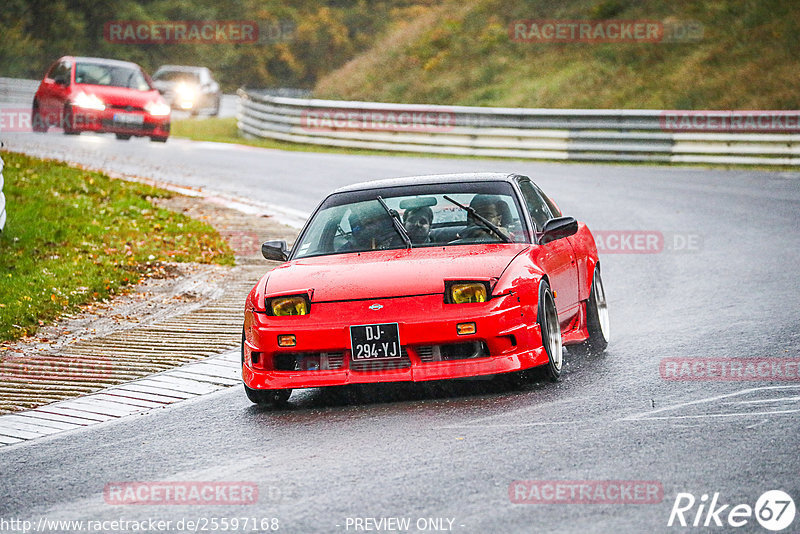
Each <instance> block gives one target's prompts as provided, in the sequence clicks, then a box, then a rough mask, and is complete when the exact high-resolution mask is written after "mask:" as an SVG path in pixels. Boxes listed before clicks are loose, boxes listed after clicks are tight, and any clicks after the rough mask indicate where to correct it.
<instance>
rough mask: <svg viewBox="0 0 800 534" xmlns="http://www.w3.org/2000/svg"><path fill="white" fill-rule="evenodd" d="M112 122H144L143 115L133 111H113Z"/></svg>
mask: <svg viewBox="0 0 800 534" xmlns="http://www.w3.org/2000/svg"><path fill="white" fill-rule="evenodd" d="M114 122H118V123H119V124H144V115H137V114H135V113H114Z"/></svg>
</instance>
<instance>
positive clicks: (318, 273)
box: [266, 243, 529, 302]
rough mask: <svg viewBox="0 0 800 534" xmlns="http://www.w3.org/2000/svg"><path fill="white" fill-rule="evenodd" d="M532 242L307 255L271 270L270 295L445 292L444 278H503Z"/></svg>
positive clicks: (318, 298)
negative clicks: (504, 273)
mask: <svg viewBox="0 0 800 534" xmlns="http://www.w3.org/2000/svg"><path fill="white" fill-rule="evenodd" d="M528 246H529V245H527V244H524V243H521V244H517V243H514V244H498V245H460V246H450V247H441V248H440V247H425V248H415V249H410V250H405V249H401V250H384V251H372V252H362V253H349V254H336V255H331V256H320V257H316V258H304V259H299V260H295V261H291V262H288V263H285V264H283V265H282V266H280V267H278V268H277V269H275V270H273V271H272V272H270V273H269V277H268V280H267V286H266V295H267V296H270V295H278V294H282V295H286V294H290V293H305V292H307V291H313V296H312V302H327V301H338V300H353V299H359V298H386V297H399V296H405V295H422V294H433V293H444V280H473V279H474V280H481V279H489V278H494V277H499V276H500V275H501V274H502V273H503V270H504V269H505V268H506V266H508V264H509V263H510V262H511V260H513V259H514V257H516V256H517V255H518V254H519V253H520V252H522V251H523V250H525V249H526V248H528Z"/></svg>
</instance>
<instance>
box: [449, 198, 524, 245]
mask: <svg viewBox="0 0 800 534" xmlns="http://www.w3.org/2000/svg"><path fill="white" fill-rule="evenodd" d="M469 207H470V208H472V209H474V210H475V212H476V213H477V214H478V215H481V216H482V217H483V218H484V219H486V220H487V221H489V222H490V223H492V224H493V225H495V226H496V227H497V228H498V230H500V232H502V233H503V235H505V236H506V237H508V238H512V240H513V237H512V234H511V232H510V231H509V229H508V227H509V226H510V225H511V223H512V221H511V210H510V209H509V208H508V204H506V202H505V201H504V200H503V199H501V198H500V197H498V196H497V195H475V196H474V197H472V201H470V203H469ZM467 223H468V226H467V227H466V228H465V229H464V232H463V234H462V235H461V238H466V239H484V238H490V239H493V240H494V239H498V237H497V235H495V233H494V232H492V231H491V230H489V229H488V228H486V225H484V224H483V223H482V222H481V221H479V220H476V218H475V217H473V216H472V215H471V214H470V215H467Z"/></svg>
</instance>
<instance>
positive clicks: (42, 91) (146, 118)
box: [31, 56, 170, 142]
mask: <svg viewBox="0 0 800 534" xmlns="http://www.w3.org/2000/svg"><path fill="white" fill-rule="evenodd" d="M31 116H32V122H33V129H34V131H37V132H46V131H47V130H48V129H49V128H50V127H61V128H63V129H64V133H65V134H79V133H81V132H85V131H89V132H111V133H114V134H116V136H117V138H118V139H130V138H131V136H142V137H143V136H147V137H150V139H151V140H152V141H160V142H165V141H166V140H167V138H168V137H169V131H170V108H169V106H168V105H167V104H166V102H164V99H163V98H162V97H161V95H160V94H159V92H158V91H157V90H156V88H155V87H154V86H153V84H152V81H151V79H150V77H149V76H148V75H147V73H145V72H144V70H142V68H141V67H140V66H139V65H137V64H136V63H131V62H129V61H118V60H114V59H104V58H96V57H72V56H65V57H62V58H61V59H59V60H58V61H56V62H55V63H53V65H52V66H51V67H50V68H49V69H48V70H47V73H46V74H45V76H44V79H43V80H42V82H41V84H39V89H38V90H37V91H36V95H35V96H34V98H33V108H32V112H31Z"/></svg>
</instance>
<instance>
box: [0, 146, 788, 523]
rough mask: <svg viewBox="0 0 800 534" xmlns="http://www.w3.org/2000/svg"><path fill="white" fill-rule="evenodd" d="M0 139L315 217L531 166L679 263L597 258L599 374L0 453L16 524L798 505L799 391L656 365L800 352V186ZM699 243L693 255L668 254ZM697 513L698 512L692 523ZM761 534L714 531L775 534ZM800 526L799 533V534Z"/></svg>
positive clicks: (196, 422)
mask: <svg viewBox="0 0 800 534" xmlns="http://www.w3.org/2000/svg"><path fill="white" fill-rule="evenodd" d="M3 141H4V142H5V143H6V145H7V148H9V149H12V150H24V151H27V152H29V153H34V154H37V155H47V156H50V157H57V158H68V159H70V160H72V161H76V162H80V163H83V164H87V165H91V166H95V167H103V168H106V169H109V170H113V171H116V172H122V173H130V174H137V175H143V176H149V177H152V178H156V179H160V180H165V181H169V182H172V183H176V184H182V185H191V186H194V187H204V188H206V189H209V190H212V191H217V192H221V193H225V194H230V195H237V196H242V197H247V198H251V199H253V200H257V201H261V202H265V203H272V204H275V203H278V204H281V205H283V206H285V207H290V208H292V209H295V210H298V211H301V212H306V213H308V212H310V211H311V210H312V209H313V208H314V206H315V205H316V203H317V202H318V201H319V200H321V199H322V197H323V196H324V195H325V194H326V193H327V192H328V191H329V190H331V189H332V188H334V187H338V186H340V185H344V184H348V183H352V182H355V181H361V180H364V179H370V178H384V177H390V176H398V175H408V174H420V173H438V172H460V171H473V170H474V171H484V170H499V171H517V172H521V173H524V174H528V175H530V176H531V177H532V178H533V179H534V181H536V182H537V183H538V184H539V185H541V186H542V188H543V189H544V190H545V191H547V192H548V193H549V194H550V195H551V196H552V197H553V198H555V200H556V201H557V202H558V203H559V205H560V207H561V208H562V210H563V211H564V212H565V214H568V215H574V216H576V217H577V218H579V219H581V220H583V221H586V222H587V223H588V224H589V226H590V228H592V229H593V230H596V231H608V232H616V231H625V230H643V231H649V232H654V233H660V235H662V236H664V248H663V250H661V251H660V252H655V253H645V254H630V253H625V254H616V253H606V254H602V255H601V264H602V266H603V277H604V281H605V285H606V291H607V294H608V296H609V308H610V312H611V323H612V325H611V326H612V341H611V344H610V346H609V348H608V350H607V351H606V353H605V354H604V355H602V356H589V357H576V356H573V355H570V354H567V357H566V370H565V373H564V375H563V377H562V380H561V382H560V383H557V384H550V383H534V384H528V385H524V386H522V387H517V386H514V385H513V384H507V383H503V382H502V381H486V380H476V381H470V382H465V383H460V384H437V385H421V386H412V387H404V386H393V387H388V388H366V389H362V390H357V391H343V392H333V393H330V392H323V391H320V390H305V391H300V392H295V393H294V394H293V396H292V398H291V399H290V406H289V408H288V409H286V410H284V411H271V410H261V409H257V408H255V407H253V406H252V405H250V404H249V402H248V401H247V399H246V398H245V397H244V395H243V392H242V391H240V389H239V388H233V389H230V390H227V391H224V392H221V393H217V394H212V395H210V396H206V397H202V398H199V399H196V400H193V401H189V402H186V403H184V404H181V405H179V406H176V407H173V408H168V409H160V410H156V411H154V412H151V413H148V414H146V415H142V416H135V417H130V418H126V419H123V420H120V421H116V422H112V423H107V424H102V425H99V426H95V427H92V428H89V429H85V430H80V431H71V432H67V433H63V434H59V435H57V436H53V437H50V438H44V439H40V440H37V441H34V442H31V443H24V444H20V445H14V446H9V447H4V448H3V449H0V472H1V473H2V485H1V486H0V518H2V519H9V518H19V519H28V520H33V521H38V519H39V518H40V517H47V518H48V519H75V520H114V519H120V518H121V519H127V520H131V519H136V520H148V519H156V520H165V521H167V520H169V521H172V524H171V526H172V528H173V530H174V527H175V525H176V522H177V521H179V520H181V519H184V520H188V519H199V520H201V524H202V521H203V519H206V520H207V519H210V518H214V517H216V518H228V519H230V518H233V517H239V518H245V517H247V518H256V519H258V520H260V519H261V518H277V519H278V521H279V523H278V524H279V528H280V530H279V531H281V532H357V531H358V532H364V531H367V530H366V527H373V528H374V527H376V526H377V525H376V523H371V522H365V523H364V522H362V523H361V525H362V529H356V524H357V523H356V519H358V518H361V519H364V518H373V519H374V520H375V521H380V520H381V518H384V519H388V518H407V519H408V520H410V528H409V529H408V531H410V532H416V531H435V528H434V527H442V529H445V528H449V529H450V530H451V531H454V532H464V533H472V532H556V531H557V532H609V531H617V532H670V531H692V532H694V531H702V530H703V529H702V528H691V527H688V528H681V527H678V526H673V527H668V526H667V522H668V520H669V518H670V512H671V510H672V508H673V503H674V502H675V500H676V496H677V495H678V494H679V493H691V494H693V495H694V496H695V497H696V498H697V499H698V501H699V500H700V499H701V496H702V495H703V494H707V495H709V496H713V494H714V493H719V496H718V502H719V504H720V505H722V504H729V505H730V506H729V507H728V508H727V509H726V510H725V511H724V512H723V513H722V514H721V515H720V518H721V520H722V521H725V520H726V519H727V516H728V512H729V511H730V509H731V508H732V507H733V506H734V505H737V504H748V505H749V506H751V507H752V506H754V505H755V504H756V501H757V500H758V498H759V496H761V495H762V493H764V492H765V491H767V490H775V489H779V490H783V491H785V492H787V493H788V494H789V495H790V496H792V497H793V498H794V500H795V502H796V503H797V504H799V505H800V482H798V479H799V477H798V472H799V471H800V460H798V451H800V446H798V444H799V440H798V436H800V382H798V381H793V382H791V381H778V380H773V381H769V380H758V381H740V382H722V381H713V380H711V381H699V382H692V381H668V380H664V379H663V378H662V376H661V374H660V371H659V364H660V363H661V361H662V359H665V358H676V357H685V358H711V357H714V358H752V357H770V358H798V357H800V350H798V349H799V348H800V330H799V329H798V310H800V289H799V287H800V284H799V283H798V281H797V274H796V271H797V266H798V265H800V252H798V250H800V181H799V179H800V173H790V172H756V171H748V170H733V171H726V170H707V169H702V168H667V167H646V166H613V165H573V164H558V163H535V162H522V161H487V160H459V159H428V158H405V157H404V158H395V157H383V156H344V155H333V154H310V153H301V152H295V153H291V152H280V151H270V150H261V149H252V148H247V147H232V146H224V145H214V144H209V143H190V142H186V141H181V140H174V139H173V140H170V141H169V142H168V143H167V144H165V145H156V144H152V143H149V142H147V141H145V140H132V141H129V142H119V141H116V140H115V139H114V138H113V137H112V136H92V135H85V134H84V135H81V136H80V137H77V138H68V137H65V136H62V135H58V134H48V135H33V134H29V135H26V134H17V135H13V136H12V135H8V136H6V137H4V138H3ZM11 176H13V174H12V175H11ZM6 179H7V180H9V179H12V178H10V177H9V176H7V177H6ZM8 210H9V217H12V216H13V205H10V206H9V207H8ZM686 243H691V247H690V250H686V248H687V247H683V249H682V250H676V246H677V248H679V249H680V248H681V247H682V246H683V245H684V244H686ZM387 282H389V281H387ZM243 298H244V295H243ZM518 480H531V481H586V480H620V481H655V482H657V483H659V484H660V485H661V487H663V498H662V499H660V502H656V503H654V504H579V503H574V504H566V503H560V504H516V503H512V502H511V500H510V498H509V487H510V485H511V484H512V483H513V482H514V481H518ZM122 481H245V482H250V483H255V484H257V485H258V488H259V497H258V501H257V503H256V504H251V505H230V504H227V505H226V504H221V505H202V506H188V505H182V506H176V505H111V504H108V503H107V502H106V501H105V500H104V496H103V490H104V487H105V486H106V485H107V484H109V483H116V482H122ZM512 493H513V492H512ZM697 510H698V505H695V506H694V507H693V508H692V509H691V510H690V511H687V512H686V514H685V516H686V519H687V520H688V521H689V522H691V521H693V520H694V517H695V513H696V512H697ZM435 518H442V519H443V520H442V521H428V519H431V520H433V519H435ZM705 519H706V517H705V515H703V516H702V517H701V520H700V523H701V524H702V522H703V521H705ZM746 519H747V523H746V524H745V525H744V526H743V527H740V528H733V527H731V526H729V525H727V524H726V525H725V526H724V527H710V528H709V529H708V531H712V532H732V531H735V532H740V531H741V532H768V530H765V529H764V528H762V527H761V526H760V525H759V524H758V522H757V521H756V519H755V518H754V517H750V518H746ZM449 520H452V523H450V522H449ZM711 524H712V525H713V522H712V523H711ZM388 525H394V526H398V525H397V524H395V523H391V524H388ZM184 526H185V523H184ZM206 526H207V527H208V528H209V529H210V528H211V524H210V523H209V524H208V525H206ZM240 526H241V525H240ZM251 526H252V524H251ZM383 526H387V524H386V523H384V524H383ZM420 526H421V527H424V528H422V529H418V528H417V527H420ZM372 531H382V532H391V531H395V532H397V531H404V530H402V529H395V530H387V529H383V530H377V529H374V530H372ZM797 531H800V518H796V519H795V520H794V522H793V523H792V524H791V525H790V526H789V527H788V528H787V529H786V530H783V532H797Z"/></svg>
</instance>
